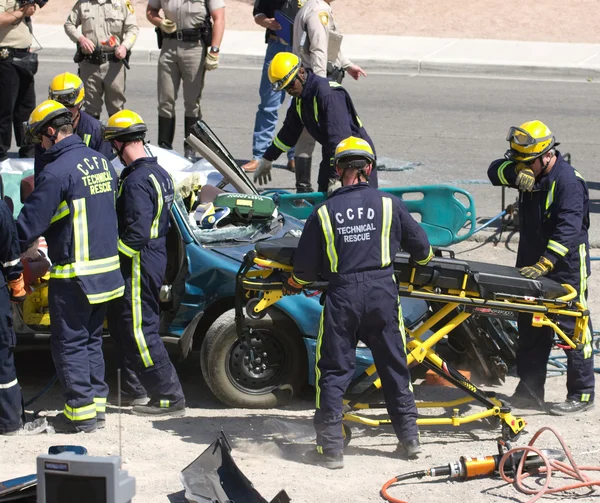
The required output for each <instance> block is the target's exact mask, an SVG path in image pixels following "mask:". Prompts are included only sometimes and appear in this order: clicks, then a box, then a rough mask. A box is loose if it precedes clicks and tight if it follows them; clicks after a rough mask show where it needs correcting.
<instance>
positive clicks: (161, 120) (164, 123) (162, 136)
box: [158, 115, 175, 150]
mask: <svg viewBox="0 0 600 503" xmlns="http://www.w3.org/2000/svg"><path fill="white" fill-rule="evenodd" d="M173 138H175V117H162V116H160V115H159V116H158V146H159V147H161V148H166V149H169V150H173Z"/></svg>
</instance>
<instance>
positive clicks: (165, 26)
mask: <svg viewBox="0 0 600 503" xmlns="http://www.w3.org/2000/svg"><path fill="white" fill-rule="evenodd" d="M158 27H159V28H160V29H161V30H162V31H164V32H165V33H174V32H176V31H177V25H176V24H175V23H174V22H173V21H171V20H170V19H166V18H165V19H163V20H162V21H161V22H160V24H159V25H158Z"/></svg>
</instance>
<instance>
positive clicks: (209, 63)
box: [204, 52, 219, 72]
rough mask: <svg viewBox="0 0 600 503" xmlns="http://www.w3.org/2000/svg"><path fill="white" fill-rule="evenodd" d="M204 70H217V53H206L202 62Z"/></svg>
mask: <svg viewBox="0 0 600 503" xmlns="http://www.w3.org/2000/svg"><path fill="white" fill-rule="evenodd" d="M204 68H206V71H208V72H210V71H211V70H216V69H217V68H219V53H218V52H217V53H213V52H207V53H206V61H205V62H204Z"/></svg>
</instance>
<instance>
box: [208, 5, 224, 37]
mask: <svg viewBox="0 0 600 503" xmlns="http://www.w3.org/2000/svg"><path fill="white" fill-rule="evenodd" d="M210 15H211V17H212V19H213V32H212V43H211V45H213V46H216V47H221V42H222V41H223V34H224V33H225V7H221V8H219V9H215V10H213V11H212V12H211V13H210Z"/></svg>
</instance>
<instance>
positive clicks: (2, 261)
mask: <svg viewBox="0 0 600 503" xmlns="http://www.w3.org/2000/svg"><path fill="white" fill-rule="evenodd" d="M20 257H21V250H20V249H19V240H18V239H17V229H16V227H15V220H14V219H13V216H12V213H11V212H10V208H9V207H8V205H7V204H6V203H5V202H4V201H2V200H1V199H0V288H4V287H5V286H6V282H7V281H13V280H15V279H18V278H19V276H20V275H21V273H22V272H23V264H21V258H20Z"/></svg>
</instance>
